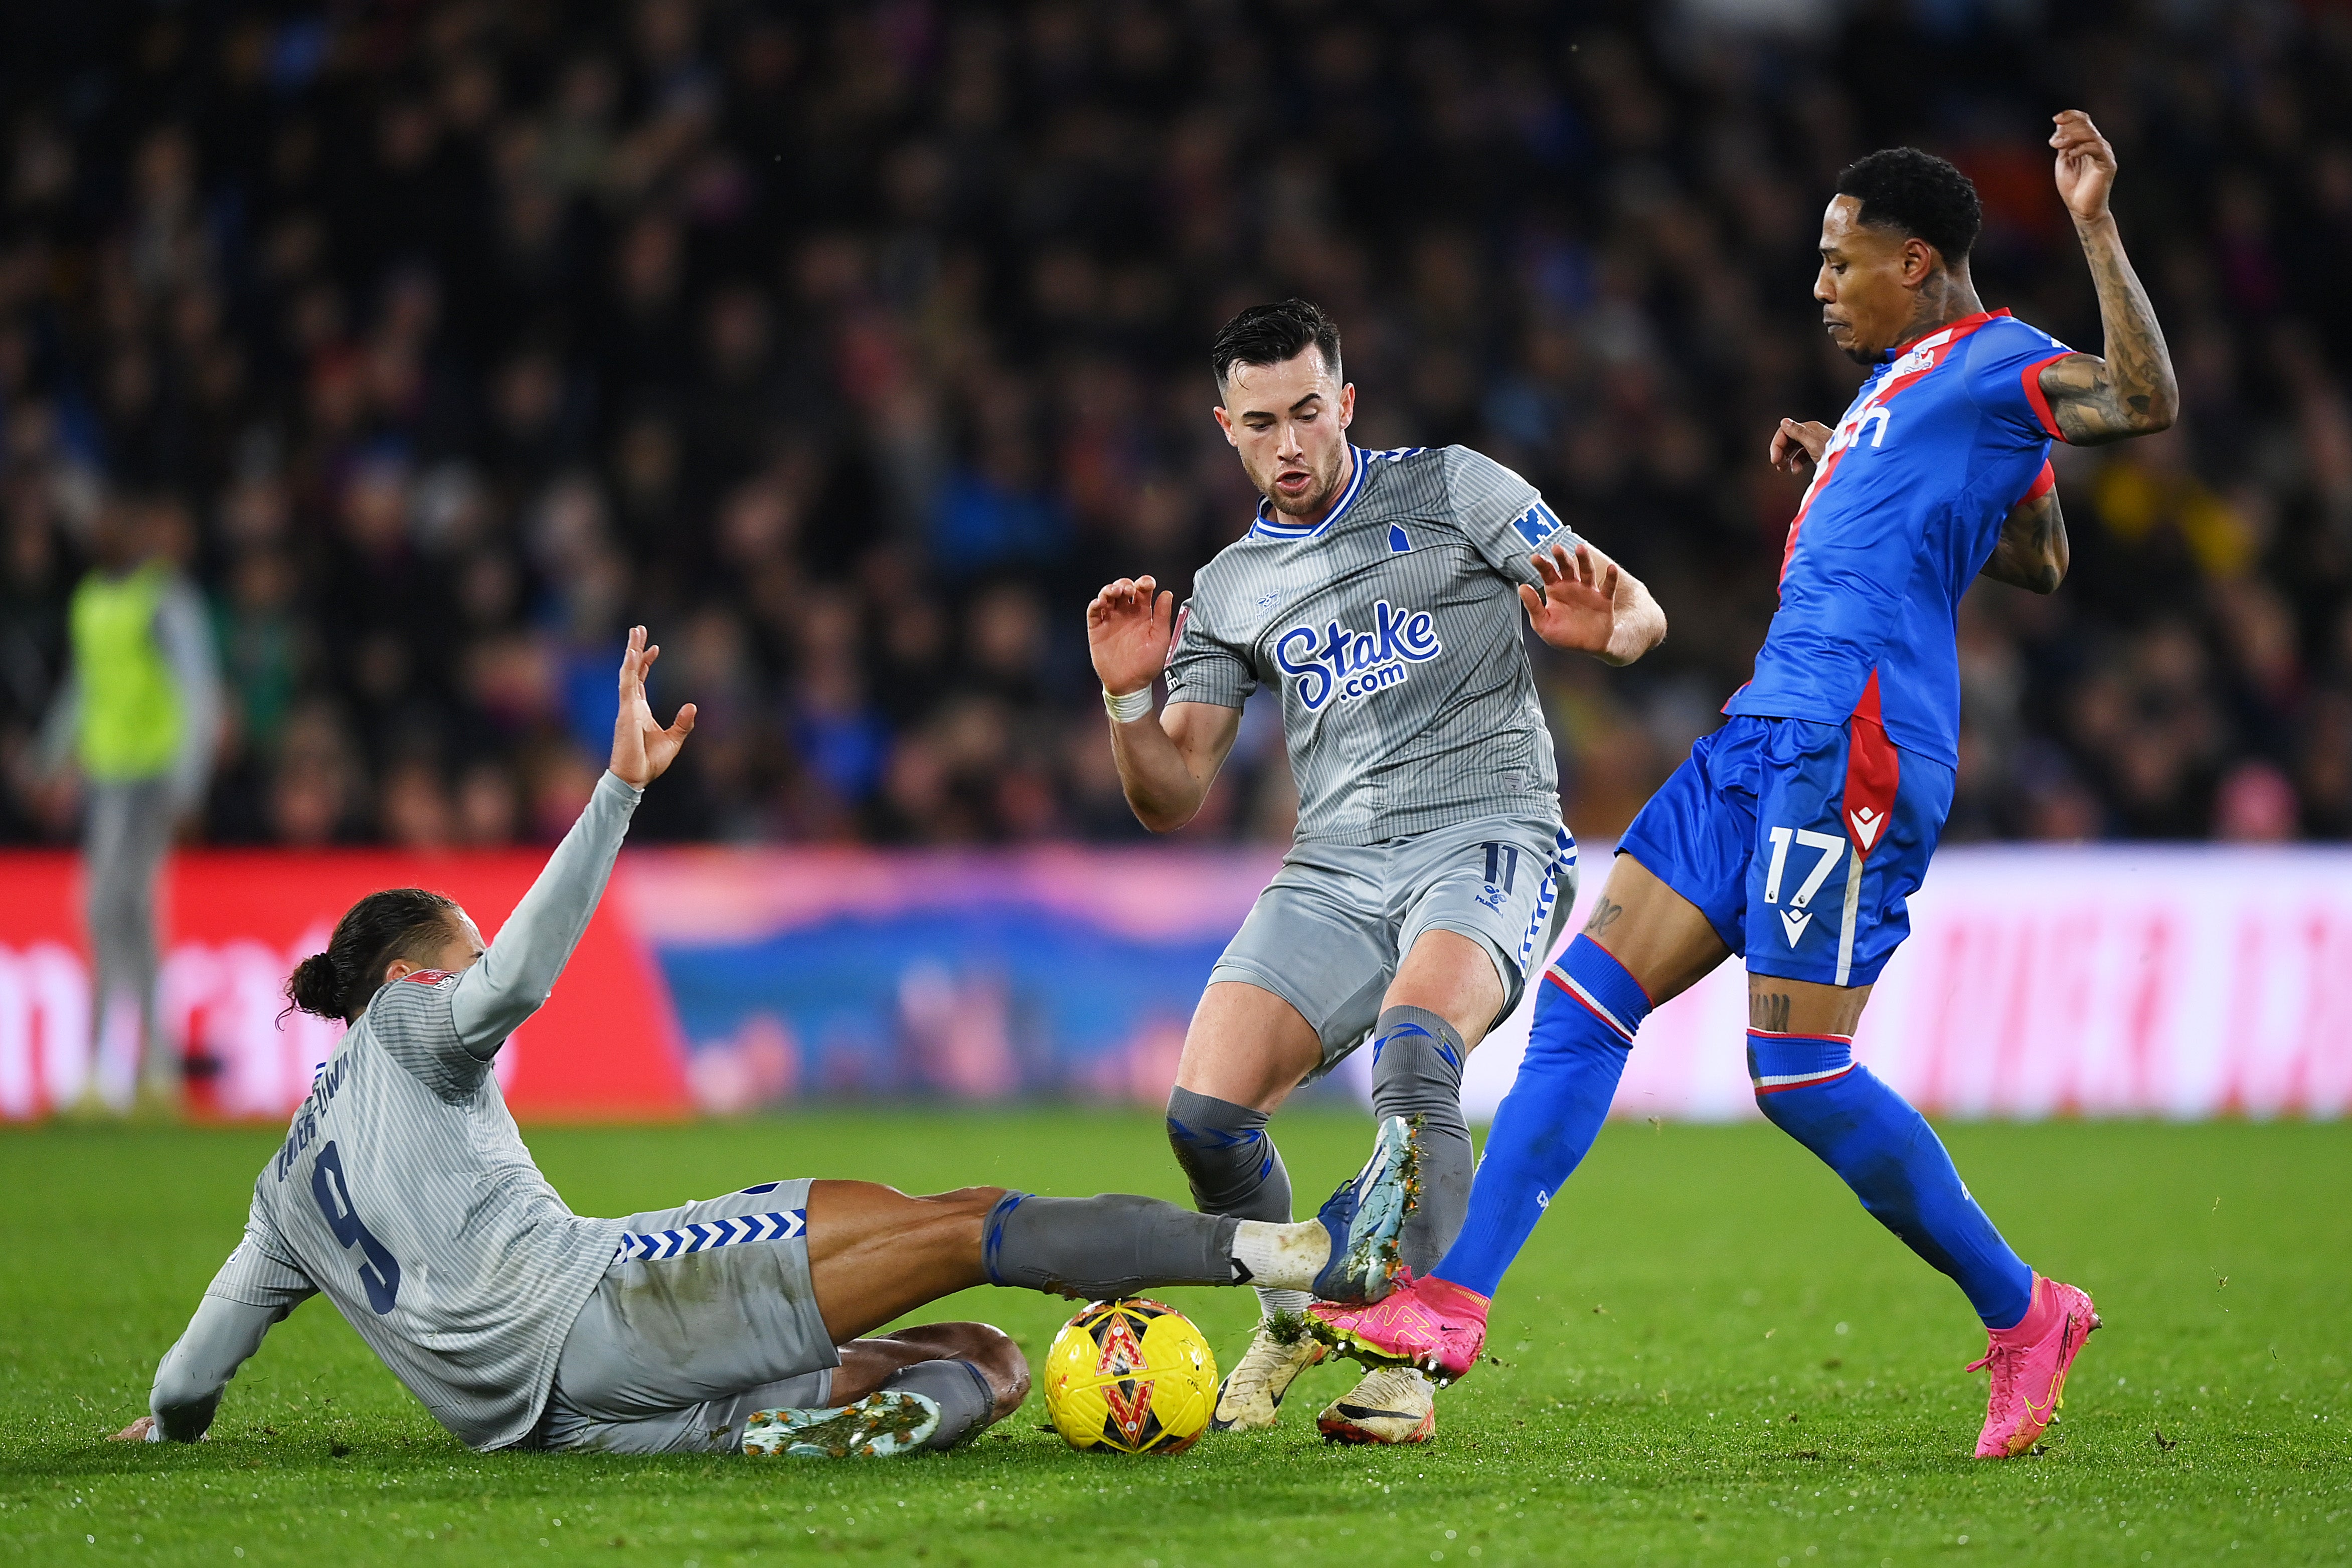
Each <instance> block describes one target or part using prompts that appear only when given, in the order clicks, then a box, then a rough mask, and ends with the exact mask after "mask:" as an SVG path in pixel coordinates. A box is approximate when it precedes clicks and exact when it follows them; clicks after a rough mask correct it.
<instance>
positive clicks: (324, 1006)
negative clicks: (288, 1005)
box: [286, 953, 343, 1019]
mask: <svg viewBox="0 0 2352 1568" xmlns="http://www.w3.org/2000/svg"><path fill="white" fill-rule="evenodd" d="M286 999H287V1000H288V1001H289V1002H292V1003H293V1004H294V1005H295V1006H296V1007H298V1008H299V1009H302V1010H303V1011H304V1012H306V1013H315V1014H316V1015H318V1016H319V1017H320V1018H322V1019H339V1018H341V1017H342V1016H343V1007H342V999H343V987H342V981H341V979H340V978H338V977H337V976H336V974H335V960H334V957H333V956H332V955H331V954H327V953H313V954H311V955H310V956H309V957H307V958H305V959H303V960H302V961H301V962H300V963H299V964H297V965H295V966H294V973H293V975H292V976H291V977H289V978H288V980H287V982H286Z"/></svg>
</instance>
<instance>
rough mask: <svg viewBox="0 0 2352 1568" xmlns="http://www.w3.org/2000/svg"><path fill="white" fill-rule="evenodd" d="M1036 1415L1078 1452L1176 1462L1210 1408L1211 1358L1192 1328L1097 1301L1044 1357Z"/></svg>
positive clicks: (1179, 1317)
mask: <svg viewBox="0 0 2352 1568" xmlns="http://www.w3.org/2000/svg"><path fill="white" fill-rule="evenodd" d="M1216 1407H1217V1358H1216V1356H1215V1354H1213V1353H1212V1352H1211V1351H1210V1349H1209V1342H1208V1341H1207V1340H1206V1339H1204V1338H1203V1337H1202V1334H1201V1331H1200V1330H1199V1329H1197V1328H1194V1327H1193V1326H1192V1320H1191V1319H1190V1318H1188V1317H1186V1316H1185V1315H1184V1314H1183V1313H1181V1312H1178V1311H1177V1310H1176V1309H1175V1308H1173V1307H1169V1306H1162V1305H1161V1304H1160V1302H1158V1301H1145V1300H1144V1299H1143V1298H1142V1297H1140V1296H1129V1297H1128V1298H1126V1299H1125V1300H1123V1301H1096V1302H1093V1303H1091V1304H1090V1305H1088V1306H1087V1309H1086V1310H1085V1311H1084V1312H1080V1313H1079V1314H1078V1315H1077V1316H1076V1317H1074V1318H1072V1319H1071V1320H1070V1321H1069V1322H1066V1323H1065V1324H1063V1325H1062V1332H1061V1333H1057V1334H1055V1336H1054V1348H1053V1349H1051V1350H1049V1351H1047V1352H1046V1353H1045V1414H1046V1415H1048V1416H1052V1417H1053V1420H1054V1430H1055V1431H1056V1432H1059V1433H1060V1434H1062V1437H1063V1439H1064V1440H1065V1441H1066V1442H1067V1443H1068V1444H1069V1445H1070V1447H1072V1448H1076V1449H1078V1450H1079V1451H1080V1452H1082V1453H1114V1454H1178V1453H1181V1452H1183V1451H1184V1450H1185V1449H1186V1448H1191V1447H1192V1444H1193V1443H1194V1441H1195V1440H1197V1439H1198V1438H1199V1437H1200V1436H1201V1433H1202V1430H1203V1429H1205V1428H1206V1427H1207V1426H1208V1425H1209V1416H1210V1415H1211V1414H1212V1413H1213V1411H1214V1410H1215V1409H1216Z"/></svg>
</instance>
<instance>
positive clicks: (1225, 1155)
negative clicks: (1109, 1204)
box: [1168, 1088, 1313, 1317]
mask: <svg viewBox="0 0 2352 1568" xmlns="http://www.w3.org/2000/svg"><path fill="white" fill-rule="evenodd" d="M1265 1120H1266V1117H1265V1112H1263V1111H1259V1110H1255V1109H1254V1108H1252V1107H1250V1106H1247V1105H1238V1104H1235V1103H1234V1102H1233V1101H1231V1100H1220V1099H1218V1098H1216V1096H1214V1095H1213V1094H1196V1093H1194V1092H1192V1090H1190V1089H1183V1088H1177V1089H1171V1090H1170V1091H1169V1092H1168V1146H1169V1147H1170V1148H1171V1149H1173V1150H1175V1151H1176V1163H1177V1164H1178V1165H1180V1166H1183V1167H1184V1176H1185V1179H1186V1180H1187V1181H1189V1182H1191V1183H1192V1202H1193V1204H1194V1205H1195V1206H1196V1207H1199V1208H1200V1210H1201V1211H1202V1213H1204V1214H1230V1215H1236V1216H1238V1217H1240V1218H1244V1219H1262V1220H1269V1221H1272V1222H1274V1223H1276V1224H1285V1223H1287V1222H1288V1220H1289V1218H1290V1173H1289V1172H1288V1171H1287V1170H1286V1169H1284V1168H1283V1164H1282V1153H1281V1151H1280V1150H1278V1149H1276V1147H1275V1146H1274V1139H1273V1137H1272V1136H1271V1135H1270V1134H1268V1133H1267V1132H1266V1130H1265ZM1259 1277H1261V1278H1264V1277H1265V1276H1264V1274H1263V1273H1262V1272H1261V1273H1260V1276H1259ZM1257 1294H1258V1302H1259V1304H1260V1306H1261V1307H1263V1308H1264V1310H1265V1314H1266V1316H1268V1317H1272V1316H1273V1315H1274V1314H1275V1313H1276V1312H1305V1311H1306V1310H1307V1302H1308V1301H1311V1300H1313V1298H1312V1297H1311V1296H1309V1295H1308V1294H1307V1292H1306V1291H1293V1290H1284V1289H1280V1288H1276V1287H1267V1286H1260V1287H1259V1289H1258V1292H1257Z"/></svg>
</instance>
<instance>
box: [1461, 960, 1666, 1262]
mask: <svg viewBox="0 0 2352 1568" xmlns="http://www.w3.org/2000/svg"><path fill="white" fill-rule="evenodd" d="M1649 1016H1650V998H1648V997H1647V996H1646V995H1644V994H1643V990H1642V988H1641V986H1640V985H1639V983H1637V982H1636V981H1635V980H1634V978H1633V976H1632V975H1630V974H1628V973H1627V972H1626V970H1625V967H1624V966H1623V965H1622V964H1620V963H1619V962H1617V960H1616V959H1614V958H1612V957H1611V956H1609V952H1608V949H1606V948H1604V947H1602V946H1601V944H1600V943H1598V942H1595V941H1594V940H1593V939H1592V938H1591V937H1590V936H1579V937H1577V939H1576V940H1575V941H1574V942H1572V943H1570V945H1569V948H1568V951H1567V952H1566V953H1564V954H1562V955H1561V956H1560V960H1559V964H1557V965H1556V966H1554V967H1553V969H1552V970H1551V972H1550V973H1549V974H1547V975H1546V976H1545V977H1544V979H1543V990H1542V994H1541V995H1540V996H1539V997H1538V998H1537V1001H1536V1017H1535V1023H1534V1026H1533V1027H1532V1028H1530V1029H1529V1030H1528V1054H1527V1056H1526V1058H1525V1059H1524V1060H1522V1061H1520V1063H1519V1075H1518V1077H1517V1080H1516V1081H1515V1082H1513V1083H1512V1084H1511V1092H1510V1093H1508V1094H1507V1095H1505V1096H1504V1098H1503V1103H1502V1105H1501V1106H1500V1107H1499V1108H1497V1109H1496V1113H1495V1124H1494V1126H1493V1128H1492V1129H1490V1130H1489V1131H1488V1133H1487V1134H1486V1155H1485V1157H1484V1158H1482V1159H1481V1160H1480V1161H1479V1164H1478V1176H1477V1179H1476V1180H1475V1182H1474V1183H1473V1184H1472V1185H1471V1188H1470V1215H1469V1218H1467V1219H1465V1221H1464V1222H1463V1226H1462V1233H1461V1235H1460V1236H1458V1237H1456V1238H1455V1239H1454V1245H1453V1247H1452V1248H1451V1249H1449V1250H1448V1251H1447V1252H1446V1254H1445V1256H1444V1259H1443V1260H1440V1261H1439V1263H1438V1265H1437V1267H1436V1268H1435V1269H1433V1270H1431V1272H1432V1273H1433V1274H1435V1275H1436V1276H1437V1277H1438V1278H1440V1279H1443V1280H1450V1281H1453V1282H1454V1284H1457V1285H1461V1286H1463V1287H1465V1289H1468V1290H1473V1291H1477V1292H1478V1293H1479V1294H1480V1295H1482V1296H1491V1295H1493V1294H1494V1293H1495V1287H1496V1285H1498V1284H1500V1283H1501V1282H1502V1279H1503V1270H1506V1269H1507V1268H1509V1267H1510V1266H1511V1260H1512V1259H1514V1258H1516V1257H1517V1256H1518V1255H1519V1249H1520V1248H1522V1247H1525V1246H1526V1245H1527V1244H1528V1236H1529V1235H1530V1234H1532V1233H1533V1232H1534V1230H1535V1228H1536V1221H1537V1220H1538V1219H1540V1218H1543V1211H1544V1209H1545V1208H1546V1207H1548V1206H1549V1204H1550V1202H1551V1196H1552V1194H1554V1193H1556V1192H1558V1191H1559V1188H1560V1185H1561V1184H1562V1183H1563V1182H1565V1181H1567V1180H1568V1178H1569V1176H1570V1173H1571V1172H1573V1171H1574V1170H1575V1169H1576V1167H1577V1164H1578V1162H1580V1160H1582V1159H1583V1158H1584V1155H1585V1151H1586V1150H1588V1149H1590V1148H1591V1147H1592V1140H1593V1139H1594V1138H1595V1137H1597V1136H1599V1135H1600V1133H1601V1123H1602V1122H1604V1121H1605V1120H1607V1119H1608V1116H1609V1103H1610V1102H1611V1101H1612V1100H1613V1099H1615V1098H1616V1095H1617V1081H1618V1080H1619V1079H1620V1078H1622V1077H1623V1076H1624V1073H1625V1059H1626V1057H1627V1056H1628V1055H1629V1054H1630V1053H1631V1052H1632V1051H1633V1033H1634V1031H1635V1030H1638V1029H1640V1028H1641V1027H1642V1020H1643V1019H1645V1018H1648V1017H1649Z"/></svg>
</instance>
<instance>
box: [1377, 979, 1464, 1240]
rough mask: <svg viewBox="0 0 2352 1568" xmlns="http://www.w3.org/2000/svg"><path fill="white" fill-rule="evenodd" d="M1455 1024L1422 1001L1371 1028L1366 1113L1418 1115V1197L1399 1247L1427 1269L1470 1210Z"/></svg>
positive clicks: (1388, 1013)
mask: <svg viewBox="0 0 2352 1568" xmlns="http://www.w3.org/2000/svg"><path fill="white" fill-rule="evenodd" d="M1469 1054H1470V1052H1469V1051H1468V1049H1467V1048H1466V1047H1465V1046H1464V1045H1463V1043H1462V1034H1461V1031H1460V1030H1456V1029H1455V1028H1454V1026H1453V1025H1452V1024H1450V1023H1448V1022H1446V1021H1445V1020H1444V1019H1442V1018H1440V1017H1439V1016H1438V1015H1437V1014H1435V1013H1433V1012H1431V1011H1430V1010H1429V1009H1426V1008H1388V1009H1383V1010H1382V1011H1381V1020H1380V1023H1379V1025H1378V1026H1377V1027H1376V1028H1375V1029H1374V1030H1373V1031H1372V1114H1373V1115H1374V1116H1376V1117H1378V1118H1380V1119H1381V1120H1383V1121H1385V1120H1386V1119H1387V1118H1389V1117H1391V1116H1402V1117H1404V1118H1405V1119H1406V1120H1407V1121H1412V1120H1413V1119H1414V1118H1416V1117H1417V1118H1419V1120H1420V1129H1421V1133H1420V1145H1421V1199H1420V1202H1419V1203H1418V1204H1416V1205H1415V1206H1414V1208H1413V1211H1412V1217H1411V1218H1408V1219H1407V1220H1406V1221H1405V1222H1404V1233H1403V1234H1402V1236H1400V1237H1399V1238H1398V1247H1397V1249H1398V1252H1399V1254H1400V1255H1401V1256H1402V1259H1403V1260H1404V1263H1405V1266H1406V1267H1407V1268H1409V1269H1411V1270H1412V1271H1413V1272H1414V1273H1415V1274H1419V1275H1422V1276H1424V1277H1426V1276H1427V1274H1428V1273H1429V1271H1430V1270H1432V1269H1433V1268H1435V1267H1436V1266H1437V1261H1438V1260H1439V1259H1441V1258H1443V1257H1444V1256H1445V1249H1447V1248H1448V1247H1450V1246H1452V1245H1453V1244H1454V1236H1455V1235H1456V1234H1458V1233H1459V1232H1460V1230H1461V1229H1462V1222H1463V1221H1464V1220H1465V1218H1468V1217H1469V1213H1470V1179H1471V1177H1472V1176H1474V1175H1475V1174H1476V1171H1477V1155H1476V1153H1475V1150H1474V1149H1473V1147H1472V1145H1471V1143H1470V1123H1469V1120H1468V1118H1466V1117H1465V1116H1464V1115H1463V1113H1462V1064H1463V1061H1464V1060H1465V1058H1467V1057H1468V1056H1469Z"/></svg>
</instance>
